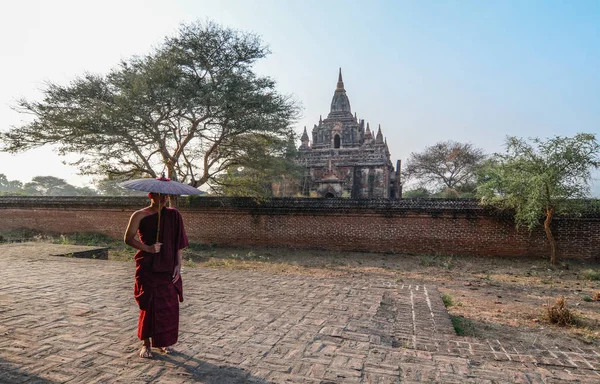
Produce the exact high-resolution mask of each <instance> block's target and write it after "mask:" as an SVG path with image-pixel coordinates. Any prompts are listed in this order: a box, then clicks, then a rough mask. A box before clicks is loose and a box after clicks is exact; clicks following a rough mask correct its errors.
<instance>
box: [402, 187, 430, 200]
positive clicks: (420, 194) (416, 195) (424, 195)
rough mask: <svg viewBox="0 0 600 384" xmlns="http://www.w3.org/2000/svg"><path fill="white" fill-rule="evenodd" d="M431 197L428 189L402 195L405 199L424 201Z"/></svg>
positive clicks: (416, 189)
mask: <svg viewBox="0 0 600 384" xmlns="http://www.w3.org/2000/svg"><path fill="white" fill-rule="evenodd" d="M430 196H431V193H429V191H428V190H427V189H426V188H423V187H419V188H415V189H411V190H408V191H406V192H403V193H402V198H404V199H424V198H428V197H430Z"/></svg>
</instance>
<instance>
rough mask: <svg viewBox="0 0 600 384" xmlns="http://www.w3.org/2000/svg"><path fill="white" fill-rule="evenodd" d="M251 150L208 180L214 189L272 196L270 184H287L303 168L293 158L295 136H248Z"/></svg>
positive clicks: (304, 170) (301, 173) (236, 193)
mask: <svg viewBox="0 0 600 384" xmlns="http://www.w3.org/2000/svg"><path fill="white" fill-rule="evenodd" d="M248 140H249V141H250V142H251V144H252V145H251V146H250V147H251V148H252V149H251V150H249V151H248V153H247V155H246V157H245V158H240V162H239V163H238V165H235V166H232V167H229V168H228V169H227V171H226V172H225V173H223V174H222V175H219V177H216V178H215V179H214V180H212V181H211V183H210V184H211V186H212V187H213V190H215V191H216V192H217V193H220V194H224V195H227V196H251V197H255V198H264V197H272V196H273V185H274V184H277V185H280V186H284V187H285V186H289V185H290V184H294V185H295V183H297V181H298V180H300V179H301V178H302V176H303V175H304V173H305V172H306V168H304V167H303V166H301V165H298V164H296V163H295V162H294V161H293V160H294V159H295V158H296V156H297V152H298V151H297V148H296V140H295V136H294V135H290V137H289V138H288V139H287V141H286V142H281V141H277V142H274V141H273V139H272V138H270V137H267V136H258V135H255V136H254V137H249V138H248Z"/></svg>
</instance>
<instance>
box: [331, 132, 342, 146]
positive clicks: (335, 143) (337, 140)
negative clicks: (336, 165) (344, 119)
mask: <svg viewBox="0 0 600 384" xmlns="http://www.w3.org/2000/svg"><path fill="white" fill-rule="evenodd" d="M341 141H342V139H340V135H335V137H334V138H333V148H339V147H340V144H341Z"/></svg>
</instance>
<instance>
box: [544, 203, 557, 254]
mask: <svg viewBox="0 0 600 384" xmlns="http://www.w3.org/2000/svg"><path fill="white" fill-rule="evenodd" d="M553 215H554V208H548V209H547V210H546V220H544V231H545V232H546V237H547V238H548V242H549V243H550V264H552V265H556V241H555V240H554V235H552V229H550V223H552V216H553Z"/></svg>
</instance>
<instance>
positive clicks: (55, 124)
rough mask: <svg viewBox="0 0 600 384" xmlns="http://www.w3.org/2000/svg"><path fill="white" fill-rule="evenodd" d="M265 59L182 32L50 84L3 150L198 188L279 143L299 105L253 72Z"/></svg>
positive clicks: (246, 46)
mask: <svg viewBox="0 0 600 384" xmlns="http://www.w3.org/2000/svg"><path fill="white" fill-rule="evenodd" d="M268 53H269V50H268V48H267V47H266V46H265V45H264V44H263V43H262V42H261V40H260V38H259V37H258V36H256V35H254V34H250V33H244V32H240V31H236V30H233V29H229V28H225V27H222V26H219V25H217V24H215V23H212V22H208V23H192V24H188V25H182V26H181V28H180V30H179V33H178V34H177V35H176V36H174V37H167V38H166V39H165V41H164V42H163V44H162V45H160V46H159V47H158V48H156V49H155V50H154V51H153V52H152V53H150V54H148V55H146V56H143V57H134V58H131V59H129V60H127V61H123V62H122V63H120V64H119V65H118V66H117V67H116V68H115V69H113V70H112V71H110V72H109V73H108V74H107V75H95V74H85V75H83V76H81V77H78V78H77V79H75V80H74V81H73V82H72V83H70V84H68V85H59V84H53V83H50V84H48V85H47V87H46V88H45V90H44V97H43V100H42V101H29V100H20V101H19V102H18V103H17V105H16V109H17V110H19V111H21V112H23V113H28V114H31V115H32V116H33V121H32V122H31V123H28V124H25V125H23V126H20V127H16V128H13V129H12V130H11V131H9V132H8V133H6V134H3V135H2V137H1V138H2V139H3V141H4V142H5V145H4V148H3V149H4V150H5V151H8V152H21V151H26V150H29V149H31V148H35V147H39V146H42V145H46V144H55V145H57V147H58V150H59V153H60V154H67V153H75V154H78V155H79V160H78V161H76V162H75V164H76V165H77V166H79V169H80V170H81V172H82V173H83V174H91V175H101V176H108V177H109V178H119V179H122V178H125V179H127V178H133V177H141V176H151V177H156V176H159V174H160V172H161V171H162V170H163V169H164V170H166V173H167V176H168V177H170V178H171V179H175V180H179V181H182V182H186V183H189V184H190V185H192V186H195V187H199V186H201V185H203V184H205V183H206V182H208V181H209V180H211V179H212V178H214V176H215V175H217V174H219V173H220V172H222V171H224V170H226V169H231V168H232V167H235V166H237V165H241V164H243V165H244V166H246V167H251V166H252V164H251V162H248V161H247V158H248V154H249V153H250V152H251V151H252V150H253V147H252V145H253V141H254V140H253V138H254V137H256V136H260V137H263V138H269V139H271V140H272V142H274V143H276V142H283V143H285V142H286V138H287V137H289V136H290V135H292V133H293V131H292V129H291V123H292V121H293V120H294V119H295V118H296V117H297V114H298V105H297V103H296V102H295V101H294V100H292V99H291V98H290V97H289V96H284V95H281V94H279V93H278V92H277V91H276V89H275V82H274V81H273V80H272V79H270V78H268V77H261V76H258V75H257V74H255V73H254V72H253V65H254V64H255V62H256V61H257V60H259V59H261V58H264V57H266V56H267V54H268Z"/></svg>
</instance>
